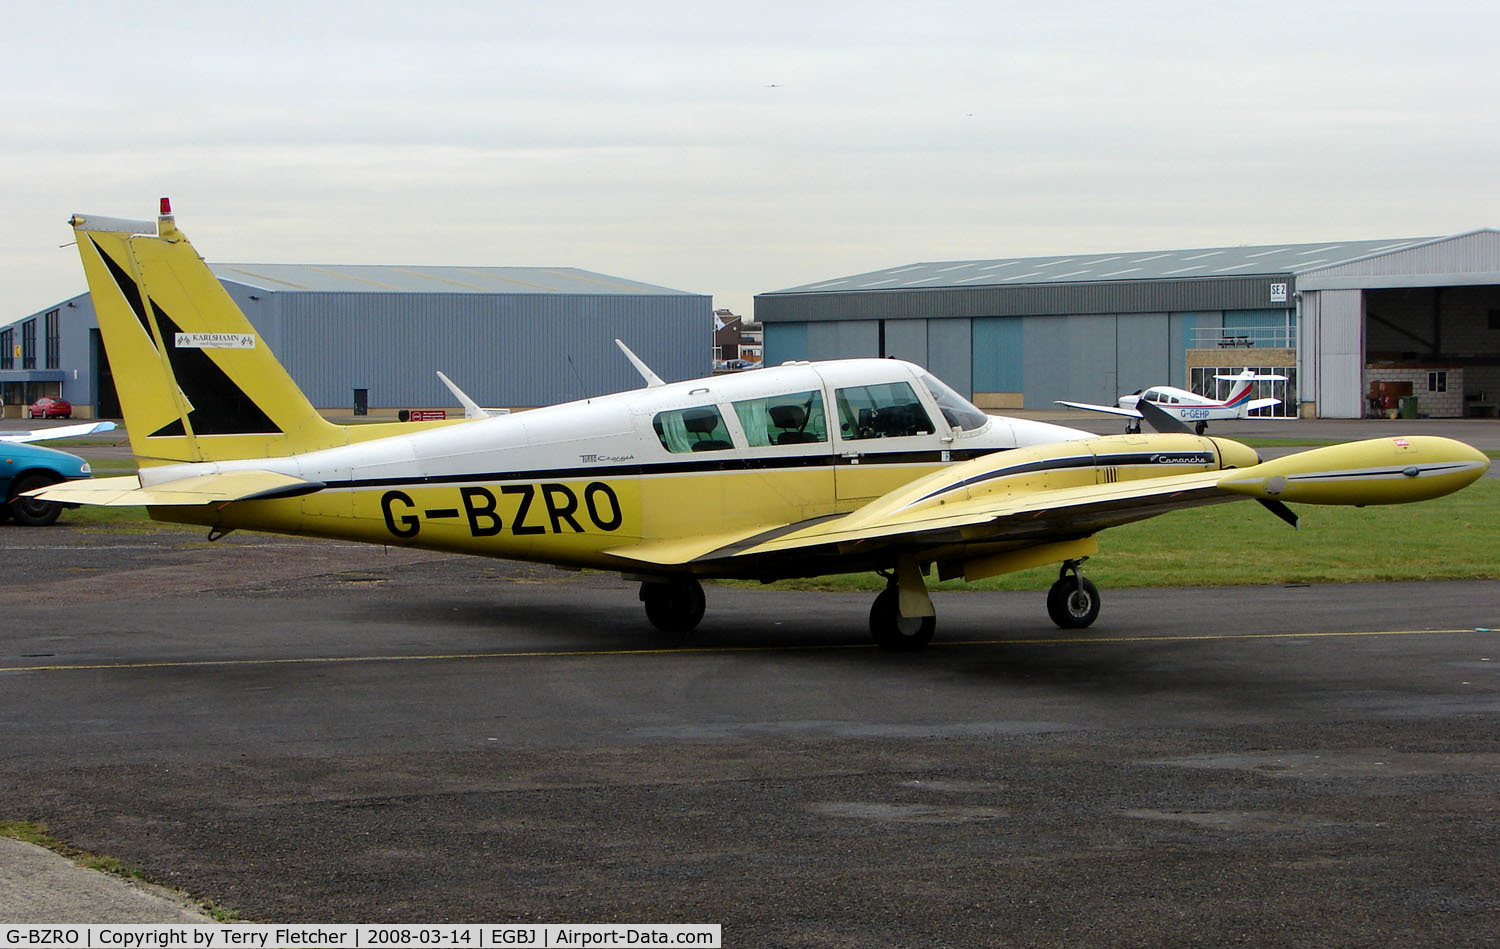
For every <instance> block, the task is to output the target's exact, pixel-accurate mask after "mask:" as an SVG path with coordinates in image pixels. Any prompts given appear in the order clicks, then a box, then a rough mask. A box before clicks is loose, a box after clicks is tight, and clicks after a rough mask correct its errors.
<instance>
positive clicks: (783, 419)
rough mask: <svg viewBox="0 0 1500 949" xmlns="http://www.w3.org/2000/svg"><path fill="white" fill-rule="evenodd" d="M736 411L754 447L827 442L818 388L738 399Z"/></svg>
mask: <svg viewBox="0 0 1500 949" xmlns="http://www.w3.org/2000/svg"><path fill="white" fill-rule="evenodd" d="M734 414H735V415H737V416H739V419H740V428H743V429H744V430H745V442H746V444H748V445H749V446H750V447H751V448H764V447H765V446H767V445H801V444H809V443H812V442H826V441H828V423H827V421H826V420H825V418H824V415H823V394H822V393H821V392H819V391H818V390H816V389H814V390H813V391H811V392H790V393H787V394H785V395H773V396H768V397H767V398H764V399H746V400H745V401H743V402H736V403H734Z"/></svg>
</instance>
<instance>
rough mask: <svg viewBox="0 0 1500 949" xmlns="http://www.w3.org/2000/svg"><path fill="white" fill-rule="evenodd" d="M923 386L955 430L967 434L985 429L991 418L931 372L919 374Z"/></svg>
mask: <svg viewBox="0 0 1500 949" xmlns="http://www.w3.org/2000/svg"><path fill="white" fill-rule="evenodd" d="M919 375H920V377H921V379H922V384H923V385H925V386H926V387H927V391H928V392H931V393H932V398H933V400H934V401H936V402H937V404H938V408H940V409H942V411H943V418H945V419H947V420H948V424H949V425H951V426H953V427H954V428H961V429H963V430H964V431H966V432H973V431H978V430H979V429H981V428H983V427H984V426H985V424H986V423H987V422H989V420H990V417H989V416H988V415H985V414H984V413H983V412H981V411H980V410H979V409H978V408H977V407H976V406H975V405H974V403H972V402H970V401H969V400H968V399H966V398H964V397H963V396H961V395H959V394H958V393H957V392H954V391H953V390H952V389H950V388H948V386H947V385H946V384H945V383H944V382H943V380H941V379H939V378H938V377H937V376H934V375H933V374H932V373H930V372H923V373H919Z"/></svg>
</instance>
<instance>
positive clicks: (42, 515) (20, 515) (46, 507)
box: [6, 472, 62, 527]
mask: <svg viewBox="0 0 1500 949" xmlns="http://www.w3.org/2000/svg"><path fill="white" fill-rule="evenodd" d="M56 483H57V479H56V478H53V477H51V476H50V475H45V474H40V473H38V472H32V473H31V474H28V475H22V476H21V477H19V478H17V479H16V480H15V481H13V482H11V501H10V503H9V504H7V505H6V507H7V508H8V509H9V510H10V516H11V517H13V518H15V519H16V523H17V524H20V525H21V526H22V527H46V526H47V525H48V524H51V523H53V522H54V521H56V520H57V516H58V515H59V514H61V513H62V505H61V504H58V503H56V502H55V501H38V500H37V499H36V498H23V497H20V495H22V494H25V493H26V492H27V491H31V490H33V489H35V488H45V487H46V486H47V485H49V484H56Z"/></svg>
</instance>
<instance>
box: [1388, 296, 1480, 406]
mask: <svg viewBox="0 0 1500 949" xmlns="http://www.w3.org/2000/svg"><path fill="white" fill-rule="evenodd" d="M1364 316H1365V319H1364V330H1365V332H1364V337H1365V371H1364V379H1363V383H1364V385H1363V390H1362V391H1363V393H1364V398H1365V403H1366V404H1365V409H1366V412H1365V414H1366V415H1374V416H1379V415H1389V414H1390V413H1391V412H1393V411H1397V412H1399V411H1400V409H1401V404H1402V400H1403V399H1413V398H1414V402H1409V403H1408V404H1407V406H1406V408H1407V411H1408V412H1415V413H1417V414H1420V415H1425V416H1429V417H1432V418H1464V417H1483V416H1494V415H1495V414H1496V406H1497V403H1500V285H1497V284H1484V285H1475V286H1426V287H1397V288H1384V289H1367V290H1365V291H1364Z"/></svg>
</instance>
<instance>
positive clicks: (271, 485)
mask: <svg viewBox="0 0 1500 949" xmlns="http://www.w3.org/2000/svg"><path fill="white" fill-rule="evenodd" d="M322 489H323V484H322V482H319V481H304V480H303V479H301V478H295V477H292V476H291V475H285V474H279V473H277V472H275V471H225V472H219V473H217V474H203V475H194V476H192V477H189V478H178V479H177V480H176V481H165V482H162V483H161V484H153V485H150V486H148V487H142V485H141V479H140V478H138V477H136V476H135V475H127V476H125V477H121V478H94V479H92V480H88V481H68V482H64V483H62V484H54V485H49V486H48V487H45V488H39V489H37V490H35V491H28V492H26V493H27V494H28V495H30V496H32V497H37V498H41V499H42V500H43V501H56V502H58V503H61V504H92V505H101V506H104V507H131V506H136V505H161V506H166V507H180V506H184V505H187V506H191V505H198V504H221V503H224V502H228V501H260V500H270V499H273V498H293V497H299V496H301V495H304V494H312V493H313V492H315V491H321V490H322Z"/></svg>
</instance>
